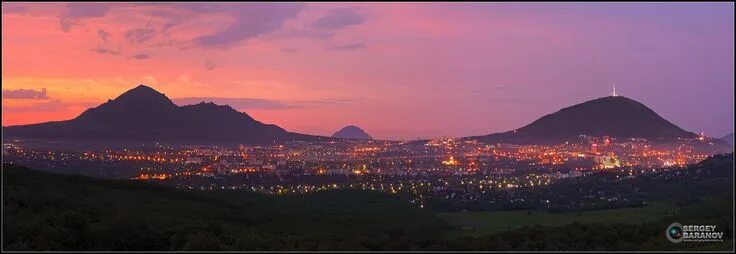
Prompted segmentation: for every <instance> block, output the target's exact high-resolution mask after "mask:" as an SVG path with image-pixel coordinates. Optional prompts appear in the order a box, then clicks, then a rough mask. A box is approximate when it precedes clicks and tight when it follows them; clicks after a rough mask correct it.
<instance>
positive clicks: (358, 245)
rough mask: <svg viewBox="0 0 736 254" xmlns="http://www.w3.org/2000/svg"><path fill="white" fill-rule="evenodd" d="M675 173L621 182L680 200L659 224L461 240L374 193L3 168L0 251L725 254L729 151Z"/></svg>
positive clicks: (729, 244)
mask: <svg viewBox="0 0 736 254" xmlns="http://www.w3.org/2000/svg"><path fill="white" fill-rule="evenodd" d="M682 172H688V173H687V174H688V175H687V177H674V176H673V175H671V174H673V173H670V175H667V176H668V177H665V178H662V179H654V178H652V179H647V178H642V179H632V180H631V181H627V182H626V184H630V185H626V186H629V187H631V188H637V189H638V193H640V194H641V198H642V199H645V200H647V201H654V200H657V201H664V202H669V203H671V204H674V205H676V206H678V207H679V210H678V211H679V212H677V213H674V212H673V213H672V214H668V215H667V217H664V218H662V219H661V220H658V221H653V222H647V223H642V224H634V225H632V224H606V223H596V224H579V223H576V224H569V225H564V226H532V227H526V226H525V227H521V228H518V229H513V230H510V231H505V232H499V233H494V234H491V235H485V236H462V237H461V236H459V234H454V233H453V232H457V230H459V229H457V228H451V227H450V226H448V224H447V223H446V222H444V221H443V220H441V219H439V218H438V217H436V216H435V215H434V214H432V213H430V212H429V211H428V210H423V209H418V208H413V207H410V206H409V205H408V204H407V202H405V201H404V200H401V199H400V198H398V197H396V196H389V195H384V194H381V193H374V192H360V191H330V192H321V193H316V194H309V195H303V196H268V195H261V194H255V193H247V192H229V191H214V192H198V191H181V190H176V189H171V188H167V187H164V186H160V185H156V184H150V183H140V182H131V181H115V180H100V179H94V178H87V177H81V176H69V175H55V174H49V173H43V172H40V171H34V170H30V169H26V168H22V167H18V166H13V165H7V164H6V165H3V181H4V182H3V195H4V196H3V205H4V214H3V250H688V249H691V250H693V249H694V250H702V249H709V250H733V240H732V239H733V220H732V215H733V196H732V190H733V189H732V188H733V184H732V180H733V154H729V155H720V156H715V157H713V158H711V159H708V160H706V161H704V162H703V163H700V164H697V165H693V166H691V167H690V168H688V169H684V170H682ZM660 176H664V175H660ZM675 176H676V175H675ZM723 179H730V181H731V182H730V183H728V184H726V182H725V180H723ZM672 222H680V223H683V224H715V225H717V226H718V228H719V230H722V231H723V232H725V236H724V239H725V240H724V242H722V243H701V244H693V243H680V244H673V243H670V242H668V241H667V240H666V238H665V237H664V230H665V229H666V227H667V225H669V224H670V223H672Z"/></svg>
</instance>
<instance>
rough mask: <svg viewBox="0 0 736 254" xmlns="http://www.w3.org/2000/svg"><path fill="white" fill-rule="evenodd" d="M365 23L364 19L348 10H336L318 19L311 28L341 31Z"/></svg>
mask: <svg viewBox="0 0 736 254" xmlns="http://www.w3.org/2000/svg"><path fill="white" fill-rule="evenodd" d="M363 22H365V18H364V17H363V16H362V15H360V14H358V13H356V12H355V11H353V10H352V9H350V8H338V9H334V10H332V11H330V12H329V13H327V15H325V16H322V17H320V18H318V19H317V20H315V21H314V23H312V26H314V27H316V28H320V29H326V30H336V29H342V28H345V27H348V26H352V25H358V24H362V23H363Z"/></svg>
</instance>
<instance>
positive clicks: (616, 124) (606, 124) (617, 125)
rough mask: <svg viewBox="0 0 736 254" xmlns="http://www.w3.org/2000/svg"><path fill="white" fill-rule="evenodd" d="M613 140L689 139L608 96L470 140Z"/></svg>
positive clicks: (640, 106)
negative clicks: (600, 138)
mask: <svg viewBox="0 0 736 254" xmlns="http://www.w3.org/2000/svg"><path fill="white" fill-rule="evenodd" d="M582 134H584V135H590V136H610V137H617V138H632V137H636V138H647V139H672V138H692V137H695V136H696V134H694V133H692V132H688V131H685V130H683V129H681V128H680V127H677V126H676V125H674V124H672V123H671V122H669V121H667V120H665V119H664V118H662V117H661V116H659V115H658V114H657V113H656V112H654V111H653V110H651V109H650V108H648V107H647V106H645V105H644V104H641V103H639V102H637V101H635V100H632V99H629V98H626V97H623V96H608V97H603V98H598V99H595V100H591V101H587V102H583V103H580V104H577V105H574V106H570V107H567V108H563V109H561V110H559V111H557V112H555V113H552V114H548V115H546V116H543V117H542V118H539V119H537V120H536V121H534V122H532V123H531V124H529V125H526V126H524V127H521V128H519V129H516V130H512V131H508V132H503V133H496V134H490V135H486V136H478V137H471V138H474V139H478V140H480V141H483V142H488V143H519V144H533V143H555V142H564V141H567V140H573V139H576V138H577V137H578V136H579V135H582Z"/></svg>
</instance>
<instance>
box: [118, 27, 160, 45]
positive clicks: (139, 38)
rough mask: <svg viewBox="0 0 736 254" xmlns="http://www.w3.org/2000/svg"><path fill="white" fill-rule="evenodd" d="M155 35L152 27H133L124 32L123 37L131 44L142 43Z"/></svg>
mask: <svg viewBox="0 0 736 254" xmlns="http://www.w3.org/2000/svg"><path fill="white" fill-rule="evenodd" d="M155 35H156V30H155V29H153V28H135V29H130V30H128V31H126V32H125V38H126V39H128V42H130V43H132V44H141V43H144V42H146V41H148V40H150V39H151V38H153V37H154V36H155Z"/></svg>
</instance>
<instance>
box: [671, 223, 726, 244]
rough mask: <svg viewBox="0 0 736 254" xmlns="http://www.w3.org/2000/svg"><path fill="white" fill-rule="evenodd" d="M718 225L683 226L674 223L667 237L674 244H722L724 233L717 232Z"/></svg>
mask: <svg viewBox="0 0 736 254" xmlns="http://www.w3.org/2000/svg"><path fill="white" fill-rule="evenodd" d="M716 228H717V227H716V225H682V224H680V223H677V222H675V223H672V224H670V226H669V227H667V231H665V236H667V240H670V242H673V243H680V242H722V241H723V232H720V231H716Z"/></svg>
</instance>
